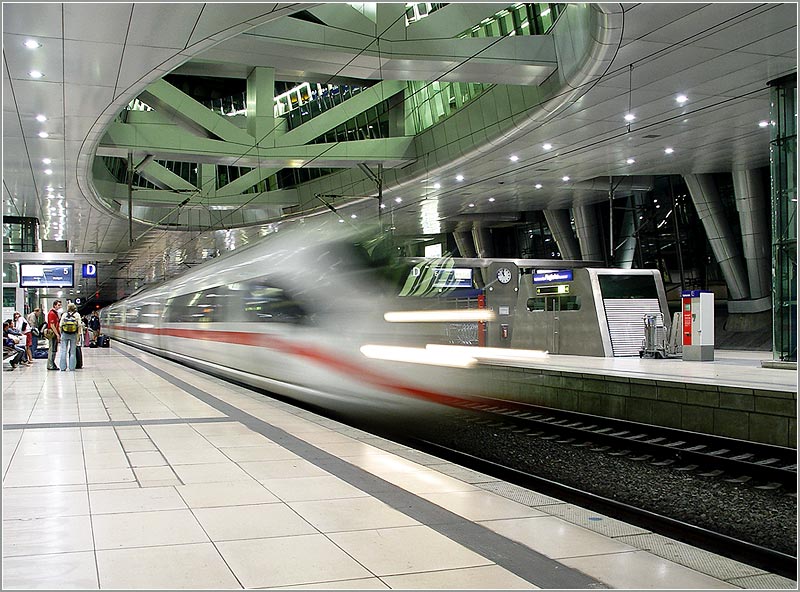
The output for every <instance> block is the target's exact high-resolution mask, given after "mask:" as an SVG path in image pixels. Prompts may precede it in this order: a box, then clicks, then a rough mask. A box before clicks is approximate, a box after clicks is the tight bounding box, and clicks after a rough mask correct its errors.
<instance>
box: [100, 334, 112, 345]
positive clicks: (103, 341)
mask: <svg viewBox="0 0 800 592" xmlns="http://www.w3.org/2000/svg"><path fill="white" fill-rule="evenodd" d="M110 346H111V340H110V339H109V338H108V336H107V335H101V336H100V337H98V338H97V347H110Z"/></svg>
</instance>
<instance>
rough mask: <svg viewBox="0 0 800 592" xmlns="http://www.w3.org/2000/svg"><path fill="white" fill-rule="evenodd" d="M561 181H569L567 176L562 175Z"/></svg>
mask: <svg viewBox="0 0 800 592" xmlns="http://www.w3.org/2000/svg"><path fill="white" fill-rule="evenodd" d="M561 180H562V181H564V182H565V183H566V182H567V181H569V177H568V176H567V175H564V176H563V177H561Z"/></svg>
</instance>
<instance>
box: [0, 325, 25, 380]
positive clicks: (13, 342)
mask: <svg viewBox="0 0 800 592" xmlns="http://www.w3.org/2000/svg"><path fill="white" fill-rule="evenodd" d="M3 345H8V346H9V347H11V348H13V349H14V350H15V351H16V352H17V355H16V356H15V357H14V359H13V360H12V361H11V368H12V369H13V368H15V367H16V366H18V365H22V366H30V365H31V362H29V361H28V358H27V356H26V355H25V337H24V336H23V335H22V333H20V332H19V331H17V330H16V329H15V328H14V321H12V320H11V319H8V320H7V321H6V322H5V323H4V324H3Z"/></svg>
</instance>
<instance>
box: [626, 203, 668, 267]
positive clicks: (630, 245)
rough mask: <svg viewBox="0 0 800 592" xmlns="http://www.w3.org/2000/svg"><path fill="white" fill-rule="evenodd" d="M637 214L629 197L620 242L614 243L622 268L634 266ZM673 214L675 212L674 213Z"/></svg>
mask: <svg viewBox="0 0 800 592" xmlns="http://www.w3.org/2000/svg"><path fill="white" fill-rule="evenodd" d="M635 215H636V213H635V212H634V210H633V197H631V198H629V199H628V209H627V210H626V212H625V217H624V218H623V219H622V230H621V234H620V237H619V239H618V243H617V244H616V245H614V247H615V248H616V257H615V259H616V261H617V265H616V266H617V267H619V268H621V269H630V268H631V267H633V255H634V253H635V252H636V225H635V223H634V216H635ZM673 215H675V214H674V213H673Z"/></svg>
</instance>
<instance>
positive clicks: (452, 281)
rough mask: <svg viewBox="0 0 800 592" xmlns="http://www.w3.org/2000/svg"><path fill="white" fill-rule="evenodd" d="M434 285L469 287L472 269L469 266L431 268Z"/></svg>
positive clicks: (439, 286) (437, 286) (440, 286)
mask: <svg viewBox="0 0 800 592" xmlns="http://www.w3.org/2000/svg"><path fill="white" fill-rule="evenodd" d="M433 276H434V283H433V285H434V287H436V288H471V287H472V270H471V269H469V268H458V267H452V268H443V267H438V268H436V269H434V270H433Z"/></svg>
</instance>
